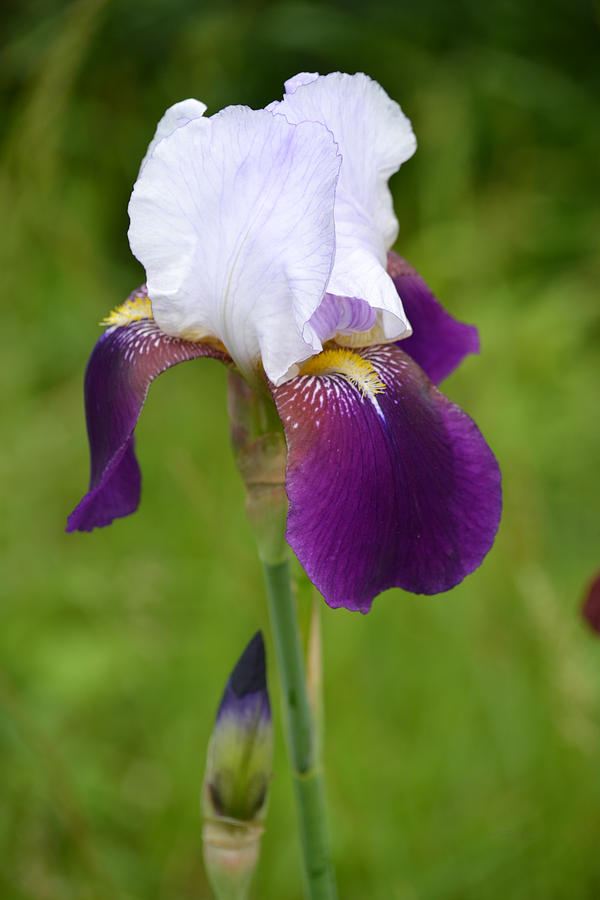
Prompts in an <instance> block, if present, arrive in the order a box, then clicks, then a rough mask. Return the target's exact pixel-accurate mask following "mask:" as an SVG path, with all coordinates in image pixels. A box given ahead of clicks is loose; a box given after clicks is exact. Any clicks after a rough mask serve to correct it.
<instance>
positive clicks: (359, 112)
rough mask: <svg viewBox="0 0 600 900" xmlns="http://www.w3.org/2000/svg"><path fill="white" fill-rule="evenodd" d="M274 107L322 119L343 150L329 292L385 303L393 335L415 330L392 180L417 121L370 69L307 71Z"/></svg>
mask: <svg viewBox="0 0 600 900" xmlns="http://www.w3.org/2000/svg"><path fill="white" fill-rule="evenodd" d="M268 108H269V109H270V110H271V111H273V112H275V113H281V114H283V115H284V116H285V117H286V118H287V119H288V120H289V121H290V122H304V121H312V122H322V123H323V124H324V125H325V126H326V127H327V128H328V129H329V130H330V131H331V132H332V134H333V136H334V138H335V140H336V142H337V144H338V146H339V148H340V152H341V154H342V158H343V163H342V168H341V171H340V178H339V182H338V187H337V192H336V204H335V224H336V245H337V246H336V257H335V265H334V268H333V272H332V275H331V279H330V282H329V285H328V291H329V292H330V293H332V294H338V295H340V296H346V297H359V298H361V299H363V300H366V301H367V302H368V303H369V305H370V306H372V307H373V308H375V309H378V310H381V311H382V312H381V320H382V326H383V330H384V333H385V336H386V338H387V339H389V340H391V339H397V338H399V337H403V336H404V337H405V336H407V335H408V334H409V333H410V326H409V325H408V322H407V320H406V316H405V315H404V311H403V309H402V304H401V303H400V302H399V300H398V295H397V292H396V290H395V288H394V285H393V283H392V281H391V279H390V278H389V276H388V275H387V273H386V271H385V265H386V252H387V250H388V249H389V248H390V247H391V245H392V244H393V243H394V241H395V239H396V237H397V233H398V223H397V220H396V217H395V215H394V210H393V205H392V196H391V193H390V190H389V187H388V179H389V178H390V176H391V175H392V174H393V173H394V172H397V171H398V169H399V168H400V166H401V164H402V163H403V162H404V161H405V160H407V159H408V158H409V157H410V156H412V154H413V153H414V152H415V149H416V139H415V136H414V133H413V130H412V127H411V124H410V121H409V120H408V119H407V118H406V116H405V115H404V113H403V112H402V110H401V109H400V107H399V106H398V104H397V103H395V102H394V101H393V100H391V99H390V97H388V95H387V94H386V92H385V91H384V90H383V88H382V87H381V86H380V85H379V84H377V82H375V81H373V80H372V79H371V78H369V77H368V76H367V75H364V74H362V73H359V74H357V75H345V74H342V73H340V72H334V73H332V74H330V75H325V76H318V77H316V78H315V77H314V75H313V74H310V73H301V74H300V75H296V76H295V77H294V78H292V79H290V80H289V81H288V82H286V95H285V96H284V98H283V100H281V101H278V102H276V103H272V104H271V105H270V106H269V107H268Z"/></svg>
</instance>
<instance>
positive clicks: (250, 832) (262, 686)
mask: <svg viewBox="0 0 600 900" xmlns="http://www.w3.org/2000/svg"><path fill="white" fill-rule="evenodd" d="M272 757H273V729H272V724H271V707H270V704H269V695H268V692H267V683H266V674H265V648H264V643H263V638H262V634H261V633H260V631H259V632H257V633H256V634H255V635H254V637H253V638H252V640H251V641H250V643H249V644H248V646H247V647H246V649H245V650H244V652H243V654H242V656H241V657H240V659H239V661H238V663H237V665H236V667H235V669H234V670H233V672H232V673H231V675H230V677H229V680H228V682H227V685H226V687H225V691H224V692H223V697H222V699H221V703H220V706H219V710H218V713H217V719H216V722H215V727H214V730H213V734H212V737H211V740H210V744H209V748H208V758H207V764H206V775H205V780H204V791H203V807H204V816H205V818H204V829H203V841H204V860H205V863H206V868H207V872H208V876H209V879H210V882H211V884H212V887H213V890H214V891H215V894H216V896H217V897H218V898H223V900H230V898H231V900H232V898H243V897H245V896H246V892H247V889H248V885H249V883H250V879H251V877H252V873H253V871H254V868H255V866H256V863H257V861H258V856H259V851H260V837H261V834H262V830H263V829H262V820H263V819H264V815H265V812H266V800H267V790H268V786H269V781H270V779H271V766H272Z"/></svg>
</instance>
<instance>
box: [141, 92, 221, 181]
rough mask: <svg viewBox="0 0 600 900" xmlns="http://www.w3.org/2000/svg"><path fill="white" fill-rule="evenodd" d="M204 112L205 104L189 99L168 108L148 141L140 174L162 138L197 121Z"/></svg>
mask: <svg viewBox="0 0 600 900" xmlns="http://www.w3.org/2000/svg"><path fill="white" fill-rule="evenodd" d="M205 112H206V104H205V103H201V102H200V100H194V99H193V98H189V99H188V100H181V101H180V102H179V103H175V104H174V105H173V106H170V107H169V108H168V110H167V111H166V113H165V114H164V116H163V117H162V119H161V120H160V122H159V123H158V125H157V126H156V131H155V132H154V137H153V138H152V140H151V141H150V144H149V145H148V149H147V150H146V155H145V156H144V158H143V160H142V164H141V166H140V172H141V171H142V169H143V168H144V166H145V165H146V163H147V161H148V160H149V158H150V157H151V156H152V154H153V153H154V148H155V147H156V145H157V144H158V143H159V141H162V139H163V138H166V137H168V136H169V135H170V134H173V132H174V131H176V130H177V128H181V127H182V126H183V125H187V124H188V122H191V121H192V119H199V118H200V117H201V116H203V115H204V113H205Z"/></svg>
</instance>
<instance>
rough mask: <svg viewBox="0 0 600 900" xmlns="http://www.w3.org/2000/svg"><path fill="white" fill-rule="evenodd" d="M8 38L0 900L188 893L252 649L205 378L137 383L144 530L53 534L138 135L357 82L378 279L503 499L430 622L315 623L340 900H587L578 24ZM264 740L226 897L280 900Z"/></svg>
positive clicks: (300, 9) (267, 25)
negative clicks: (393, 241) (380, 154)
mask: <svg viewBox="0 0 600 900" xmlns="http://www.w3.org/2000/svg"><path fill="white" fill-rule="evenodd" d="M4 18H5V23H4V24H5V28H4V33H5V37H7V38H8V41H7V42H6V43H5V49H4V52H3V58H2V62H1V65H0V91H1V93H2V99H3V113H4V114H3V117H2V123H1V125H0V128H1V135H2V162H3V166H2V173H1V175H0V203H1V204H2V222H3V229H2V248H1V258H0V263H1V271H2V274H3V300H4V304H3V322H2V337H3V348H2V354H1V356H0V367H1V372H2V379H3V390H2V396H3V402H2V412H3V415H2V419H3V440H2V448H1V450H0V478H1V481H2V483H1V485H0V495H1V496H2V516H1V518H0V546H1V548H2V557H3V566H2V591H1V593H2V597H3V599H2V604H1V607H0V617H1V618H0V622H1V624H0V654H1V661H2V671H1V675H0V772H1V775H0V779H1V782H2V789H1V795H2V803H1V804H0V858H1V859H2V862H1V863H0V895H1V896H2V898H3V900H4V898H5V900H22V898H34V900H65V898H67V900H69V898H73V900H75V898H77V900H80V898H82V900H88V898H89V900H96V898H111V900H126V898H127V900H133V898H136V900H137V898H139V900H142V898H144V900H145V898H148V897H154V898H165V900H166V898H176V897H177V898H200V897H208V896H209V895H208V887H207V885H206V881H205V876H204V874H203V871H202V865H201V862H200V860H201V850H200V844H201V836H200V815H199V797H200V788H201V781H202V774H203V769H204V750H205V747H206V745H207V741H208V738H209V734H210V731H211V728H212V723H213V719H214V713H215V710H216V706H217V703H218V699H219V696H220V691H221V688H222V685H223V682H224V680H225V678H226V676H227V674H228V671H227V668H228V664H229V661H230V659H231V657H232V652H234V650H235V648H237V647H239V646H240V645H241V644H243V643H244V641H246V640H247V639H248V637H249V636H250V635H251V634H252V633H253V632H254V631H256V629H257V628H258V627H262V628H263V630H264V631H265V633H266V634H268V624H267V621H266V611H265V599H264V589H263V585H262V582H261V574H260V567H259V563H258V560H257V558H256V555H255V551H254V547H253V544H252V536H251V533H250V531H249V528H248V525H247V523H246V520H245V516H244V508H243V505H244V504H243V491H242V486H241V484H240V480H239V476H238V474H237V472H236V470H235V466H234V463H233V459H232V456H231V453H230V451H229V446H228V424H227V419H226V411H225V372H224V370H222V369H221V368H220V367H219V366H218V364H217V363H214V362H211V361H199V362H195V363H194V364H193V365H186V366H180V367H178V368H177V369H176V370H174V371H172V372H169V373H168V374H167V375H165V377H164V378H161V379H159V380H158V381H157V383H156V384H155V385H153V387H152V389H151V392H150V398H149V403H148V407H147V409H146V410H145V411H144V413H143V416H142V421H141V423H140V427H139V429H138V448H139V454H140V458H141V462H142V467H143V472H144V493H143V502H142V506H141V509H140V512H139V513H138V514H137V515H136V516H133V517H131V518H129V519H127V520H121V521H120V522H118V523H117V524H115V525H114V526H113V527H112V528H109V529H105V530H103V531H100V532H96V533H94V534H92V535H71V536H67V535H65V534H64V531H63V529H64V520H65V517H66V514H67V513H68V512H69V511H70V509H71V508H72V507H73V505H74V504H75V502H76V501H77V500H78V499H79V496H80V494H81V493H82V491H83V489H84V487H85V485H86V483H87V449H86V442H85V432H84V421H83V411H82V400H81V383H82V376H83V371H84V367H85V362H86V358H87V355H88V353H89V351H90V349H91V347H92V346H93V343H94V341H95V340H96V338H97V336H98V334H99V330H98V328H97V326H96V323H97V322H98V321H99V320H100V319H101V318H102V317H103V316H104V315H105V314H106V313H107V312H108V311H109V310H110V309H111V308H112V307H113V306H114V305H115V304H116V303H118V302H120V301H121V300H122V299H123V298H124V297H125V296H126V295H127V294H128V293H129V291H130V290H131V289H132V288H133V287H135V286H136V285H137V284H139V283H140V282H141V280H142V277H143V276H142V272H141V269H140V267H139V265H138V264H137V263H136V262H135V260H134V259H133V258H132V257H131V256H130V253H129V249H128V245H127V241H126V230H127V215H126V205H127V200H128V197H129V193H130V190H131V186H132V183H133V181H134V179H135V176H136V173H137V167H138V165H139V161H140V160H141V157H142V155H143V153H144V150H145V147H146V145H147V143H148V141H149V139H150V138H151V136H152V133H153V130H154V127H155V124H156V122H157V120H158V118H159V117H160V115H161V114H162V112H163V110H164V109H165V108H166V107H167V106H168V105H169V104H171V103H173V102H175V101H176V100H179V99H182V98H184V97H187V96H197V97H198V98H200V99H202V100H204V101H206V102H207V103H208V105H209V111H215V110H217V109H218V108H220V107H221V106H223V105H226V104H229V103H248V104H250V105H252V106H263V105H264V104H265V103H266V102H268V101H269V100H271V99H274V98H275V97H277V96H278V95H279V94H280V92H281V84H282V81H283V80H284V78H286V77H288V76H289V75H291V74H293V73H295V72H297V71H301V70H316V69H318V70H320V71H322V72H325V71H331V70H335V69H341V70H345V71H351V72H352V71H357V70H364V71H366V72H368V73H369V74H371V75H372V76H373V77H374V78H376V79H377V80H379V81H380V82H381V83H382V84H383V85H384V87H385V88H386V89H387V90H388V92H389V93H390V94H391V96H393V97H394V98H396V99H398V100H399V101H400V102H401V103H402V105H403V108H404V109H405V111H406V112H407V114H408V115H409V116H410V117H411V118H412V119H413V122H414V125H415V130H416V133H417V136H418V139H419V150H418V152H417V154H416V156H415V158H414V159H413V160H411V161H410V162H408V163H407V164H406V165H405V167H404V168H403V169H402V171H401V173H400V174H399V175H397V176H396V177H395V179H394V181H393V187H394V190H395V194H396V208H397V212H398V215H399V218H400V223H401V236H400V240H399V242H398V245H397V248H398V249H399V250H400V252H402V253H403V255H405V256H407V257H408V258H409V259H410V260H411V262H412V263H413V264H415V265H416V266H417V267H418V268H419V269H420V270H421V271H422V272H423V274H424V275H425V277H426V279H427V280H428V281H429V282H430V284H431V285H432V286H433V287H434V289H435V290H436V292H437V294H438V296H439V297H440V299H442V300H443V302H444V303H445V305H446V306H447V307H448V309H449V310H450V311H451V312H452V313H454V314H455V315H457V316H458V317H460V318H463V319H465V320H466V321H470V322H475V323H476V324H477V325H478V326H479V328H480V332H481V339H482V355H481V356H480V357H479V358H471V359H469V360H467V362H466V363H465V364H464V366H463V367H462V368H461V369H460V371H459V372H458V373H456V374H455V375H454V376H453V377H452V378H451V379H450V380H449V381H448V383H447V385H446V387H445V389H446V391H447V393H448V394H449V395H450V396H451V397H452V398H453V399H455V400H456V401H457V402H459V403H460V404H461V405H462V406H463V407H464V408H465V409H466V410H468V411H469V413H470V414H472V415H473V417H474V418H475V419H476V421H477V422H478V423H479V424H480V426H481V428H482V430H483V432H484V434H485V435H486V436H487V438H488V440H489V442H490V444H491V446H492V447H493V448H494V450H495V451H496V453H497V455H498V458H499V460H500V463H501V466H502V469H503V472H504V484H505V513H504V517H503V522H502V526H501V531H500V535H499V538H498V541H497V544H496V546H495V548H494V550H493V551H492V553H491V554H490V556H489V557H488V559H487V560H486V562H485V563H484V565H483V567H482V568H481V569H480V570H479V571H478V572H477V573H475V574H474V575H473V576H471V577H470V578H469V579H467V581H466V582H465V583H464V584H463V585H462V586H461V587H459V588H458V589H456V590H455V591H454V592H453V593H452V594H451V595H442V596H439V597H434V598H423V597H413V596H408V595H402V594H401V593H400V592H399V591H393V592H389V593H388V594H387V595H386V596H384V597H381V598H380V599H378V600H377V601H376V602H375V605H374V609H373V611H372V612H371V613H370V614H369V615H368V616H367V617H362V616H360V615H357V614H350V613H346V612H343V611H338V612H333V611H330V610H324V616H323V619H324V646H325V705H326V711H327V733H326V747H325V752H326V764H327V773H328V786H329V793H330V798H331V802H332V820H333V822H332V825H333V829H332V830H333V836H334V849H335V855H336V862H337V866H338V873H339V880H340V889H341V890H340V893H341V896H342V897H344V898H347V900H359V898H360V900H362V898H366V897H368V898H369V900H378V898H381V900H384V898H385V900H388V898H395V900H475V898H477V900H500V898H503V900H504V898H511V900H535V898H540V900H542V898H543V900H555V898H556V900H559V898H569V900H592V898H595V897H598V896H600V862H599V857H598V840H597V835H598V831H599V829H600V784H599V779H598V756H599V753H600V717H599V708H600V645H599V644H598V643H597V642H596V641H595V640H594V638H593V637H592V636H591V635H589V634H588V633H586V631H585V629H584V628H583V626H582V625H581V624H580V622H579V619H578V605H579V602H580V598H581V594H582V591H583V588H584V585H585V583H586V581H587V579H588V578H589V577H590V576H591V574H592V573H593V572H594V570H596V569H597V568H598V566H599V565H600V551H599V548H600V540H599V537H600V534H599V531H600V529H599V525H598V509H599V508H600V490H599V485H598V476H597V472H598V438H599V427H598V376H599V375H600V361H599V360H600V354H599V352H598V351H599V349H600V319H599V313H598V282H599V272H598V254H597V246H596V243H597V236H598V233H599V228H598V226H599V221H598V219H599V215H598V207H597V187H598V185H597V180H596V182H594V177H595V176H596V179H597V156H598V146H599V141H600V125H599V123H600V118H599V116H598V108H597V103H596V97H597V96H598V87H599V85H598V81H599V70H598V67H597V52H596V50H597V48H596V46H595V44H596V43H597V27H596V23H595V21H594V20H593V17H592V13H591V9H590V8H588V6H587V4H586V3H583V2H582V0H576V2H574V3H568V2H566V0H549V2H548V3H547V4H545V6H544V7H543V9H542V8H540V6H539V4H536V3H534V2H533V0H524V2H520V3H517V0H493V2H492V3H490V4H481V3H476V2H475V0H464V2H463V3H461V4H459V5H457V4H448V3H443V2H441V0H423V2H421V3H419V4H417V5H412V4H411V5H409V4H402V3H397V2H395V3H392V2H391V0H390V2H389V3H388V2H386V0H373V2H372V3H370V4H369V5H366V4H364V3H362V2H361V3H358V2H350V3H345V4H341V3H334V2H327V3H316V2H302V0H300V2H298V0H296V2H294V0H286V2H281V3H274V2H268V0H262V2H259V0H254V2H252V0H246V2H238V3H233V2H230V3H229V4H223V3H219V4H217V3H216V2H213V3H209V2H207V3H203V4H198V3H195V2H192V0H176V2H171V3H167V2H164V0H152V2H148V3H141V2H138V3H134V2H132V0H124V2H120V3H117V2H113V3H109V2H103V0H77V2H74V3H72V4H70V5H65V4H64V3H59V2H57V0H36V2H31V3H29V4H23V5H18V4H16V3H13V4H11V5H10V6H9V8H7V10H6V11H5V16H4ZM306 593H307V589H306V586H305V585H303V586H302V590H301V595H302V596H304V594H306ZM267 650H268V651H270V654H269V658H270V660H271V663H272V661H273V654H272V647H271V645H270V644H268V646H267ZM273 676H274V666H273V664H271V683H272V692H273V694H274V701H275V702H274V710H275V712H277V710H278V705H277V695H276V684H275V679H274V677H273ZM277 731H278V733H277V746H276V761H275V771H276V778H275V780H274V782H273V788H272V800H271V805H270V810H269V816H268V820H267V832H266V835H265V838H264V840H263V857H262V860H261V864H260V870H259V873H258V876H257V879H256V882H255V887H254V890H255V896H256V897H261V898H285V900H288V898H289V900H298V898H299V897H300V883H299V875H297V873H299V866H298V850H297V846H296V843H295V837H294V834H295V833H294V823H293V810H292V797H291V792H290V786H289V780H288V778H287V775H286V766H285V759H284V748H283V746H282V743H283V742H282V738H281V730H280V728H279V729H278V730H277Z"/></svg>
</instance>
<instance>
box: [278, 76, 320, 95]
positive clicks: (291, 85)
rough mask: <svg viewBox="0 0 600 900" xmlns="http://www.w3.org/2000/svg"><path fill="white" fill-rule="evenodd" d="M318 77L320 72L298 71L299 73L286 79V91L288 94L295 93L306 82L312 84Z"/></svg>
mask: <svg viewBox="0 0 600 900" xmlns="http://www.w3.org/2000/svg"><path fill="white" fill-rule="evenodd" d="M318 77H319V73H318V72H298V74H297V75H292V77H291V78H288V80H287V81H284V83H283V86H284V88H285V92H286V94H293V93H294V91H295V90H297V88H299V87H302V85H304V84H310V83H311V82H312V81H316V80H317V78H318Z"/></svg>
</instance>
